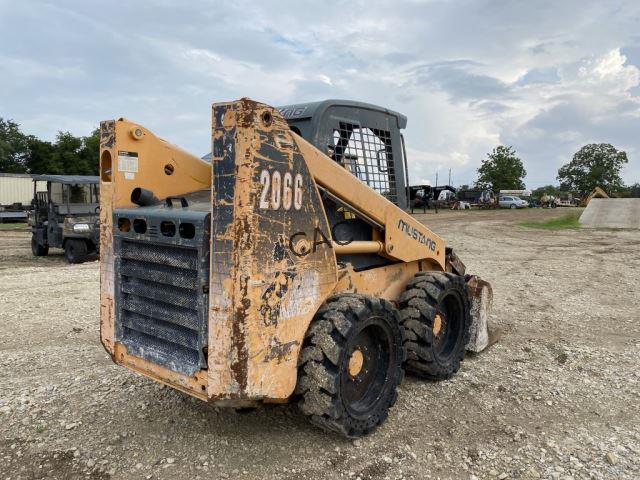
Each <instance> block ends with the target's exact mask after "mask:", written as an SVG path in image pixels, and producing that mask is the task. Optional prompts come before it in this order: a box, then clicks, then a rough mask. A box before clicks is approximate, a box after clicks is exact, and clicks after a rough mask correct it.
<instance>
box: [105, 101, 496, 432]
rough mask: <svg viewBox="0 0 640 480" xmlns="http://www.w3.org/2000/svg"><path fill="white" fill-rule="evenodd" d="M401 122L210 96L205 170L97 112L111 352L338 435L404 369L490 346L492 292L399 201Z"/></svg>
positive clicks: (359, 109)
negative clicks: (280, 407)
mask: <svg viewBox="0 0 640 480" xmlns="http://www.w3.org/2000/svg"><path fill="white" fill-rule="evenodd" d="M405 124H406V118H405V117H403V116H402V115H400V114H397V113H395V112H392V111H390V110H387V109H382V108H380V107H375V106H372V105H368V104H358V103H356V102H344V101H343V102H340V101H326V102H319V103H315V104H303V105H295V106H290V107H283V108H281V109H280V110H277V109H274V108H272V107H269V106H267V105H264V104H261V103H257V102H254V101H251V100H249V99H241V100H239V101H235V102H230V103H218V104H214V105H213V108H212V153H211V161H210V162H208V161H205V160H202V159H199V158H197V157H196V156H193V155H191V154H189V153H187V152H185V151H184V150H181V149H180V148H178V147H176V146H174V145H171V144H169V143H167V142H165V141H164V140H162V139H160V138H158V137H156V136H155V135H154V134H153V133H151V132H150V131H149V130H147V129H146V128H144V127H142V126H140V125H138V124H135V123H133V122H130V121H128V120H126V119H119V120H115V121H105V122H102V124H101V147H100V172H101V181H100V193H101V195H100V204H101V209H100V221H101V226H102V228H101V232H100V250H101V259H100V279H101V298H100V307H101V308H100V331H101V339H102V344H103V345H104V348H105V349H106V350H107V352H108V353H109V354H110V355H111V357H112V358H113V361H114V362H116V363H118V364H120V365H123V366H125V367H127V368H130V369H131V370H134V371H136V372H138V373H140V374H143V375H145V376H147V377H150V378H152V379H154V380H156V381H159V382H161V383H163V384H166V385H169V386H171V387H173V388H176V389H178V390H181V391H183V392H185V393H188V394H189V395H192V396H194V397H197V398H200V399H202V400H204V401H208V402H211V403H214V404H216V405H222V406H230V407H246V406H252V405H255V404H257V403H260V402H269V403H282V402H288V401H294V400H295V401H297V402H298V403H299V406H300V409H301V411H302V412H303V413H304V414H305V415H306V416H308V418H309V419H310V420H311V421H312V422H313V423H314V424H316V425H318V426H320V427H322V428H324V429H326V430H330V431H335V432H338V433H340V434H343V435H345V436H347V437H358V436H362V435H365V434H367V433H369V432H370V431H372V430H373V429H374V428H376V427H377V426H378V425H380V424H381V423H382V422H384V420H385V419H386V418H387V415H388V411H389V408H390V407H392V406H393V404H394V402H395V401H396V388H397V386H398V384H399V383H400V382H401V381H402V379H403V377H404V371H405V370H407V371H409V372H411V373H413V374H416V375H418V376H422V377H426V378H433V379H446V378H449V377H450V376H451V375H453V374H454V373H456V371H457V370H458V369H459V366H460V361H461V360H462V357H463V355H464V352H465V350H466V349H471V350H474V351H479V350H482V349H483V348H484V347H485V346H486V344H487V314H488V309H489V307H490V303H491V296H492V293H491V287H490V286H489V284H488V283H487V282H485V281H483V280H481V279H479V278H478V277H475V276H470V275H466V272H465V267H464V265H463V263H462V262H461V261H460V260H459V259H458V258H457V256H456V255H455V254H454V253H453V251H451V249H449V248H447V247H446V245H445V243H444V241H443V240H442V239H441V238H440V237H438V236H437V235H436V234H434V233H433V232H431V231H430V230H429V229H428V228H427V227H426V226H425V225H423V224H422V223H420V222H418V221H416V220H415V219H414V218H413V217H411V216H410V215H409V214H407V213H406V212H405V211H404V207H406V194H405V188H404V187H405V186H406V155H404V148H403V146H404V142H403V140H402V137H401V135H400V129H401V128H404V125H405ZM403 159H404V160H405V161H404V163H403V161H402V160H403Z"/></svg>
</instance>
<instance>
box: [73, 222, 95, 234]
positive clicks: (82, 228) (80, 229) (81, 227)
mask: <svg viewBox="0 0 640 480" xmlns="http://www.w3.org/2000/svg"><path fill="white" fill-rule="evenodd" d="M90 230H91V227H90V226H89V224H88V223H76V224H75V225H74V226H73V231H74V232H75V233H85V232H88V231H90Z"/></svg>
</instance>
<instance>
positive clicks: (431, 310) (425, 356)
mask: <svg viewBox="0 0 640 480" xmlns="http://www.w3.org/2000/svg"><path fill="white" fill-rule="evenodd" d="M400 309H401V310H400V315H401V318H402V326H403V328H404V332H405V337H406V343H405V345H406V347H407V362H406V364H405V370H406V371H407V372H410V373H412V374H415V375H417V376H419V377H423V378H430V379H434V380H443V379H447V378H450V377H451V376H453V375H454V374H455V373H456V372H457V371H458V370H459V369H460V362H461V361H462V358H463V357H464V352H465V346H466V345H467V343H468V342H469V333H470V332H469V328H470V326H471V312H470V307H469V293H468V291H467V286H466V284H465V281H464V277H461V276H460V275H456V274H453V273H446V272H419V273H417V274H416V275H415V277H414V278H413V279H412V280H411V281H410V282H409V283H408V284H407V287H406V290H405V292H403V293H402V295H401V296H400ZM437 313H439V314H440V318H441V319H443V318H444V327H443V328H444V331H443V330H441V329H440V328H439V327H436V328H438V329H439V330H440V332H443V333H442V336H437V335H436V333H434V330H435V329H434V322H435V318H436V314H437ZM440 325H442V322H440ZM440 332H438V333H440ZM442 342H445V344H444V345H443V344H442ZM443 349H444V350H443Z"/></svg>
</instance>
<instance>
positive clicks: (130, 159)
mask: <svg viewBox="0 0 640 480" xmlns="http://www.w3.org/2000/svg"><path fill="white" fill-rule="evenodd" d="M118 171H120V172H130V173H137V172H138V153H137V152H125V151H122V150H119V151H118Z"/></svg>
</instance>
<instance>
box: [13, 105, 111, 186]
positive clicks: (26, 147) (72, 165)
mask: <svg viewBox="0 0 640 480" xmlns="http://www.w3.org/2000/svg"><path fill="white" fill-rule="evenodd" d="M99 152H100V130H99V129H98V128H96V129H95V130H94V131H93V132H92V133H91V134H90V135H88V136H86V137H76V136H74V135H72V134H71V133H69V132H58V135H57V136H56V139H55V141H53V142H48V141H46V140H41V139H39V138H37V137H35V136H34V135H27V134H25V133H23V132H22V131H21V130H20V125H18V124H17V123H16V122H14V121H13V120H5V119H3V118H1V117H0V172H3V173H35V174H52V175H98V169H99V154H100V153H99Z"/></svg>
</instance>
